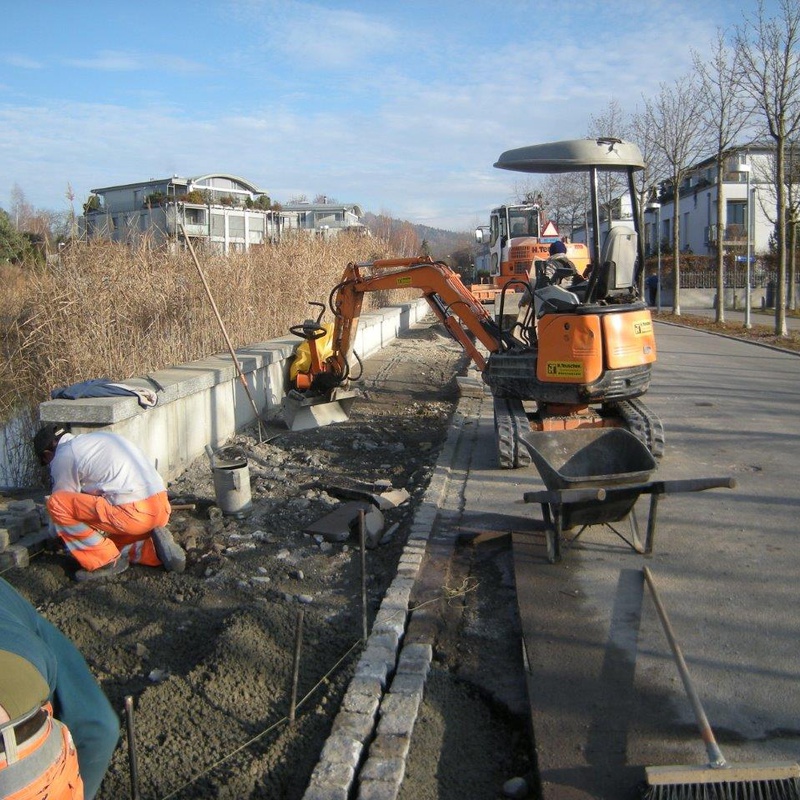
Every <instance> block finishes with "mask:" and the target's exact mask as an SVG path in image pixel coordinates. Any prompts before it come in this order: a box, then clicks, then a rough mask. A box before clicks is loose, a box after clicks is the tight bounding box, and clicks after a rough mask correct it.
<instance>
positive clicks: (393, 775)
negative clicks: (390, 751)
mask: <svg viewBox="0 0 800 800" xmlns="http://www.w3.org/2000/svg"><path fill="white" fill-rule="evenodd" d="M405 772H406V762H405V759H402V758H373V757H372V756H370V757H369V758H368V759H367V763H366V764H364V766H363V768H362V770H361V772H360V773H359V775H358V777H359V780H360V781H362V782H363V781H386V782H387V783H394V784H396V785H397V786H399V785H400V784H401V783H402V782H403V775H405Z"/></svg>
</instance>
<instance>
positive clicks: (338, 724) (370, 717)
mask: <svg viewBox="0 0 800 800" xmlns="http://www.w3.org/2000/svg"><path fill="white" fill-rule="evenodd" d="M374 729H375V716H374V714H359V713H358V712H357V711H348V710H344V709H341V710H340V711H339V713H338V714H337V715H336V719H334V721H333V727H332V728H331V734H332V735H334V736H336V735H340V736H345V737H348V738H352V739H355V740H356V741H358V742H360V743H361V744H362V745H363V744H366V742H367V740H368V739H369V738H370V737H371V736H372V732H373V730H374Z"/></svg>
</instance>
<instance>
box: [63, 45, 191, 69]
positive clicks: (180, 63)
mask: <svg viewBox="0 0 800 800" xmlns="http://www.w3.org/2000/svg"><path fill="white" fill-rule="evenodd" d="M64 64H65V65H66V66H69V67H76V68H79V69H88V70H98V71H101V72H141V71H144V70H154V71H158V72H160V71H163V70H166V71H168V72H178V73H192V72H204V71H205V70H206V69H207V68H206V67H205V66H204V65H203V64H201V63H199V62H197V61H192V60H190V59H187V58H182V57H181V56H174V55H170V54H166V55H165V54H148V53H136V52H132V51H123V50H101V51H100V52H99V53H97V55H95V56H92V57H91V58H67V59H64Z"/></svg>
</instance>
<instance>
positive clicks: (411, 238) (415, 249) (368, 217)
mask: <svg viewBox="0 0 800 800" xmlns="http://www.w3.org/2000/svg"><path fill="white" fill-rule="evenodd" d="M362 221H363V222H364V224H365V225H366V226H367V228H369V230H370V232H371V233H372V235H373V236H378V237H381V238H384V239H388V241H389V242H390V244H391V245H392V247H393V249H395V250H396V251H397V253H398V254H399V255H403V256H415V255H420V254H421V253H422V252H423V249H424V248H423V243H424V244H426V245H427V249H428V253H429V254H430V255H431V256H432V257H433V258H435V259H445V257H448V256H449V259H448V260H451V264H452V266H458V267H465V266H467V265H468V264H469V263H470V262H471V261H472V259H473V255H472V254H473V244H474V241H473V238H472V234H471V233H464V232H457V231H447V230H443V229H442V228H431V227H430V226H428V225H415V224H414V223H412V222H408V221H406V220H402V219H394V218H393V217H388V216H386V215H385V214H372V213H371V212H369V211H368V212H367V213H365V214H364V216H363V217H362Z"/></svg>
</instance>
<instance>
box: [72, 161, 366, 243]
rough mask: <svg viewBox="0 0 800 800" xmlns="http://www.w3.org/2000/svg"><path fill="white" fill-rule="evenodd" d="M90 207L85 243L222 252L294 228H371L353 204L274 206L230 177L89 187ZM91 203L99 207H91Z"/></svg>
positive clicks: (320, 231) (324, 232) (83, 221)
mask: <svg viewBox="0 0 800 800" xmlns="http://www.w3.org/2000/svg"><path fill="white" fill-rule="evenodd" d="M92 196H93V197H92V198H90V207H89V208H87V210H86V212H85V214H84V216H83V217H81V218H80V220H79V230H80V233H81V235H82V236H84V237H85V238H88V239H92V238H105V239H110V240H112V241H121V242H138V241H142V240H144V239H149V240H150V241H151V242H153V244H155V245H164V244H178V243H180V242H182V241H184V240H185V239H186V238H189V239H190V240H191V241H192V242H193V243H194V244H204V245H206V246H210V247H214V248H216V249H218V250H219V251H220V252H222V253H225V254H228V253H231V252H246V251H248V250H249V249H250V248H251V247H255V246H260V245H264V244H267V243H269V242H273V241H277V240H278V239H279V238H280V236H281V235H282V234H283V233H284V232H286V231H291V230H299V231H305V230H308V231H313V232H315V233H316V234H317V235H320V236H331V235H335V234H337V233H339V232H340V231H341V230H352V229H361V230H366V228H365V227H364V225H363V224H362V223H361V222H360V217H361V215H362V212H361V209H360V208H359V207H358V206H357V205H354V204H349V205H340V204H334V203H331V204H314V205H310V204H300V205H292V206H288V207H286V208H280V207H272V204H271V202H270V199H269V197H268V196H267V194H266V192H264V191H263V190H262V189H259V188H258V187H257V186H255V185H254V184H252V183H250V182H249V181H247V180H245V179H244V178H240V177H237V176H236V175H229V174H226V173H210V174H207V175H200V176H197V177H194V178H181V177H178V176H177V175H173V176H172V177H171V178H162V179H155V180H149V181H142V182H139V183H129V184H124V185H119V186H106V187H102V188H99V189H92ZM92 205H94V207H91V206H92Z"/></svg>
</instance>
